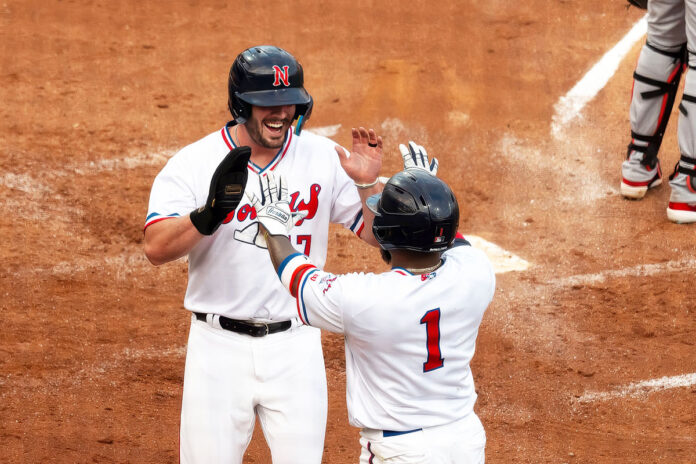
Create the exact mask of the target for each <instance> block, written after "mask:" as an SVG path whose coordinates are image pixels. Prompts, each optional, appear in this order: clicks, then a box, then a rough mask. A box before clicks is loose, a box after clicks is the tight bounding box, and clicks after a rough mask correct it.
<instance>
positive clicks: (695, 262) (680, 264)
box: [548, 258, 696, 287]
mask: <svg viewBox="0 0 696 464" xmlns="http://www.w3.org/2000/svg"><path fill="white" fill-rule="evenodd" d="M689 269H696V259H694V258H686V259H681V260H676V261H667V262H666V263H656V264H639V265H637V266H632V267H626V268H623V269H610V270H606V271H601V272H597V273H594V274H579V275H574V276H568V277H561V278H558V279H551V280H549V281H548V283H549V284H551V285H555V286H559V287H570V286H573V285H588V284H589V285H591V284H597V283H602V282H604V281H606V280H607V279H609V278H616V277H644V276H652V275H655V274H662V273H667V272H684V271H686V270H689Z"/></svg>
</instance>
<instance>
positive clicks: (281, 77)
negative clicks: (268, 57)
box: [273, 65, 290, 87]
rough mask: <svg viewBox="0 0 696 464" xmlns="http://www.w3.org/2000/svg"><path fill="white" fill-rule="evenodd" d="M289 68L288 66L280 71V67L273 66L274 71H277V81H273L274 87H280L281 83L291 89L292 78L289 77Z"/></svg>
mask: <svg viewBox="0 0 696 464" xmlns="http://www.w3.org/2000/svg"><path fill="white" fill-rule="evenodd" d="M288 68H289V66H287V65H285V66H283V69H280V66H278V65H273V71H275V80H274V81H273V87H278V86H279V85H280V83H281V82H282V83H283V85H284V86H285V87H290V76H288Z"/></svg>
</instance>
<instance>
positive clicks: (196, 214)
mask: <svg viewBox="0 0 696 464" xmlns="http://www.w3.org/2000/svg"><path fill="white" fill-rule="evenodd" d="M189 218H190V219H191V222H192V223H193V225H194V227H195V228H196V229H197V230H198V232H200V233H201V234H203V235H213V233H215V231H216V230H217V229H218V227H220V224H222V221H223V220H224V219H225V218H224V217H220V215H219V214H216V213H215V211H213V208H209V207H207V206H201V207H200V208H198V209H194V210H193V211H191V214H190V215H189Z"/></svg>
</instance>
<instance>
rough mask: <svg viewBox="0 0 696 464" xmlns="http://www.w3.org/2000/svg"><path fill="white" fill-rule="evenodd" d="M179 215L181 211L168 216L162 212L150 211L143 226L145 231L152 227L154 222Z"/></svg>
mask: <svg viewBox="0 0 696 464" xmlns="http://www.w3.org/2000/svg"><path fill="white" fill-rule="evenodd" d="M179 216H180V214H179V213H172V214H168V215H167V216H162V215H161V214H160V213H156V212H154V213H150V214H148V216H147V218H145V227H143V231H145V229H147V228H148V227H150V226H151V225H152V224H154V223H156V222H160V221H164V220H165V219H172V218H175V217H179Z"/></svg>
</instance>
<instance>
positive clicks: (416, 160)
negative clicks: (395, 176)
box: [399, 141, 439, 176]
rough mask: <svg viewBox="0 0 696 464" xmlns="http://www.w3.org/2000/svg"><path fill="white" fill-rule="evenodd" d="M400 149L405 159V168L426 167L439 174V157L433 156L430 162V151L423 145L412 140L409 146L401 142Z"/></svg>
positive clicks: (429, 170) (433, 173) (431, 172)
mask: <svg viewBox="0 0 696 464" xmlns="http://www.w3.org/2000/svg"><path fill="white" fill-rule="evenodd" d="M399 151H400V152H401V157H402V158H403V159H404V169H424V170H426V171H428V172H429V173H430V174H432V175H433V176H434V175H436V174H437V167H438V165H439V163H438V161H437V158H433V160H432V161H431V162H430V164H428V152H426V151H425V148H423V147H422V146H420V145H418V144H416V143H415V142H412V141H410V142H408V147H406V145H404V144H399Z"/></svg>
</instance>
